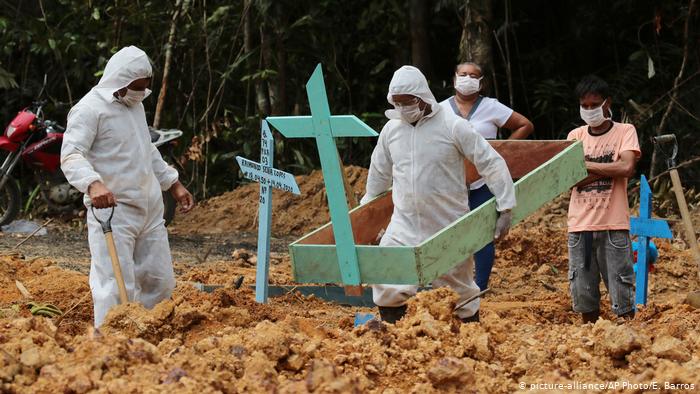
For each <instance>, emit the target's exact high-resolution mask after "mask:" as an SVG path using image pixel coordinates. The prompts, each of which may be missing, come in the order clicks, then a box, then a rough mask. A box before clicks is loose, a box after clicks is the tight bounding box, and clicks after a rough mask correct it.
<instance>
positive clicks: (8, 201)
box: [0, 175, 20, 226]
mask: <svg viewBox="0 0 700 394" xmlns="http://www.w3.org/2000/svg"><path fill="white" fill-rule="evenodd" d="M19 206H20V194H19V187H18V186H17V182H15V179H14V178H12V177H11V176H10V175H8V176H7V181H6V182H5V185H4V186H3V187H2V190H0V226H4V225H7V224H10V223H11V222H12V221H13V220H15V218H16V217H17V214H18V213H19Z"/></svg>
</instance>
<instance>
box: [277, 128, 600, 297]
mask: <svg viewBox="0 0 700 394" xmlns="http://www.w3.org/2000/svg"><path fill="white" fill-rule="evenodd" d="M490 143H491V145H492V146H493V147H494V148H495V149H496V150H497V151H498V152H499V153H500V154H501V156H503V158H504V159H505V161H506V163H507V164H508V169H509V170H510V173H511V176H512V177H513V179H514V180H516V183H515V194H516V199H517V207H516V208H515V209H513V225H515V224H516V223H518V222H520V221H522V220H523V219H524V218H525V217H527V216H528V215H530V214H531V213H533V212H534V211H535V210H537V209H538V208H540V207H541V206H542V205H544V204H546V203H547V202H549V201H551V200H552V199H554V198H555V197H557V196H558V195H560V194H561V193H563V192H565V191H567V190H569V189H570V188H571V187H572V186H573V185H575V184H576V183H577V182H579V181H580V180H582V179H583V178H585V177H586V175H587V171H586V168H585V164H584V159H583V148H582V146H581V143H580V142H574V141H527V140H525V141H520V140H500V141H490ZM465 168H466V173H467V178H468V179H467V180H468V181H469V182H472V181H474V180H476V179H478V178H479V175H478V173H477V172H476V169H475V168H474V166H473V165H472V164H471V163H469V162H465ZM393 208H394V206H393V203H392V200H391V192H388V193H386V194H383V195H381V196H379V197H377V198H375V199H374V200H372V201H371V202H369V203H368V204H365V205H363V206H360V207H358V208H355V209H354V210H352V211H350V220H351V223H352V230H353V236H354V238H355V244H356V247H355V249H356V252H357V257H358V263H359V266H360V276H361V280H362V283H365V284H376V283H384V284H417V285H427V284H429V283H430V282H432V280H434V279H435V278H437V277H439V276H440V275H442V274H444V273H446V272H447V271H449V270H450V269H451V268H452V267H453V266H455V265H457V264H459V263H460V262H462V261H464V259H466V258H467V257H468V256H470V255H471V254H473V253H474V252H475V251H477V250H479V249H481V248H482V247H484V246H485V245H486V244H488V243H489V242H491V241H492V240H493V233H494V230H495V225H496V219H497V212H496V207H495V199H493V198H492V199H491V200H489V201H488V202H487V203H485V204H483V205H481V206H480V207H478V208H477V209H475V210H473V211H471V212H469V213H468V214H466V215H464V216H462V217H460V218H459V219H457V220H456V221H454V222H453V223H452V224H450V225H449V226H447V227H446V228H444V229H443V230H441V231H439V232H438V233H436V234H434V235H433V236H432V237H430V238H428V239H427V240H425V241H424V242H423V243H421V244H420V245H416V246H401V247H397V246H392V247H380V246H376V245H375V243H376V240H377V237H378V235H379V234H380V232H381V231H382V230H383V229H385V228H386V227H387V225H388V224H389V221H390V219H391V214H392V212H393ZM334 242H335V240H334V236H333V228H332V224H331V223H328V224H326V225H324V226H323V227H321V228H319V229H317V230H315V231H313V232H311V233H309V234H307V235H305V236H304V237H302V238H301V239H299V240H297V241H296V242H294V243H292V244H291V245H290V246H289V251H290V255H291V258H292V267H293V274H294V279H295V281H297V282H299V283H341V282H342V280H341V275H340V269H339V267H338V260H337V256H336V252H335V245H334Z"/></svg>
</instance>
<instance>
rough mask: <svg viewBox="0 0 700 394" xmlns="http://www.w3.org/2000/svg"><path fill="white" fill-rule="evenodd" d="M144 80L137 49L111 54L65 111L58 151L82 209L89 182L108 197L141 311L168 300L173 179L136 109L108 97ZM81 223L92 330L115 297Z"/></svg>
mask: <svg viewBox="0 0 700 394" xmlns="http://www.w3.org/2000/svg"><path fill="white" fill-rule="evenodd" d="M151 75H152V70H151V64H150V61H149V60H148V56H147V55H146V53H145V52H143V51H142V50H140V49H138V48H136V47H134V46H130V47H126V48H123V49H121V50H120V51H119V52H117V53H115V54H114V56H112V58H111V59H109V62H107V66H106V67H105V70H104V74H103V75H102V78H101V79H100V82H99V83H98V84H97V86H95V87H94V88H93V89H92V90H90V92H88V93H87V94H86V95H85V96H84V97H83V98H82V99H81V100H80V101H79V102H78V104H76V105H75V106H74V107H73V108H71V110H70V113H69V114H68V125H67V128H66V132H65V134H64V136H63V146H62V148H61V169H62V170H63V173H64V174H65V175H66V178H67V179H68V182H70V184H71V185H73V186H74V187H75V188H77V189H78V190H80V191H81V192H82V193H86V195H85V198H84V203H85V206H86V207H88V209H89V207H90V199H89V197H88V196H87V189H88V186H89V185H90V184H92V183H93V182H95V181H101V182H102V183H104V184H105V186H106V187H107V188H108V189H109V190H110V191H111V192H112V193H113V194H114V197H115V199H116V201H117V206H116V208H115V211H114V217H113V219H112V233H113V237H114V242H115V244H116V248H117V254H118V255H119V261H120V263H121V270H122V274H123V276H124V282H125V284H126V289H127V293H128V296H129V300H130V301H136V302H140V303H142V304H143V305H144V306H145V307H147V308H152V307H153V306H155V305H156V304H157V303H158V302H160V301H162V300H163V299H166V298H168V297H170V295H171V294H172V291H173V289H174V287H175V276H174V273H173V267H172V259H171V256H170V247H169V245H168V234H167V231H166V229H165V222H164V220H163V198H162V190H167V189H170V187H171V186H172V185H173V184H174V183H175V182H176V181H177V179H178V174H177V171H176V170H175V169H174V168H172V167H170V166H168V164H167V163H166V162H165V161H164V160H163V158H162V157H161V155H160V152H159V151H158V149H156V147H155V145H153V144H152V143H151V138H150V135H149V132H148V125H147V123H146V114H145V112H144V108H143V104H141V103H138V104H135V105H132V106H130V107H128V106H126V105H124V104H123V103H121V102H120V101H119V100H118V99H117V98H116V97H115V96H114V92H116V91H117V90H119V89H121V88H124V87H126V86H127V85H129V84H130V83H131V82H132V81H134V80H137V79H141V78H146V77H151ZM95 212H96V213H97V215H98V216H99V217H100V219H101V220H105V219H106V218H107V217H108V216H109V210H107V209H102V210H100V209H96V210H95ZM87 223H88V231H89V233H88V240H89V243H90V253H91V255H92V261H91V266H90V289H91V290H92V297H93V303H94V310H95V326H100V325H101V324H102V322H103V321H104V318H105V315H106V314H107V311H108V310H109V308H111V307H112V306H114V305H116V304H118V303H119V291H118V288H117V283H116V279H115V276H114V272H113V270H112V265H111V260H110V257H109V254H108V252H107V247H106V245H105V238H104V234H103V233H102V229H101V227H100V225H99V224H98V222H97V221H96V220H95V218H94V217H93V215H92V213H91V212H90V211H89V210H88V213H87Z"/></svg>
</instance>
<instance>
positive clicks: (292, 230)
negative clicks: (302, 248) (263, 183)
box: [173, 166, 367, 236]
mask: <svg viewBox="0 0 700 394" xmlns="http://www.w3.org/2000/svg"><path fill="white" fill-rule="evenodd" d="M345 173H346V174H347V178H348V181H349V182H350V184H351V185H352V188H353V192H354V194H355V196H356V197H357V198H358V200H359V198H360V197H362V195H364V193H365V184H366V181H367V169H365V168H362V167H355V166H349V167H345ZM296 181H297V184H298V185H299V190H300V191H301V194H300V195H298V196H297V195H295V194H292V193H287V192H283V191H280V190H277V189H275V190H274V191H273V192H272V211H273V212H274V214H273V215H272V234H273V235H276V236H287V235H302V234H306V233H308V232H310V231H311V230H315V229H316V228H318V227H321V226H322V225H324V224H326V223H328V222H329V221H330V215H329V213H328V201H327V199H326V187H325V184H324V183H323V173H321V171H314V172H312V173H311V174H310V175H304V176H297V177H296ZM259 197H260V186H259V184H257V183H249V184H247V185H244V186H241V187H238V188H236V189H235V190H233V191H230V192H228V193H224V194H222V195H220V196H216V197H213V198H210V199H208V200H206V201H202V202H201V203H199V204H198V205H197V207H195V208H194V210H192V212H190V213H188V214H186V215H178V216H176V219H175V222H174V226H173V230H174V231H177V232H179V233H190V234H191V233H195V234H221V233H234V232H237V231H245V232H253V231H256V230H257V228H258V205H259Z"/></svg>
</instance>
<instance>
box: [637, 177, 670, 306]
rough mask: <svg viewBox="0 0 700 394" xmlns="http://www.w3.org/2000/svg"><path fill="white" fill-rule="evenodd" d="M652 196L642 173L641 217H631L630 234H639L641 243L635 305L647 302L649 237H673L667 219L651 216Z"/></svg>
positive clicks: (638, 250)
mask: <svg viewBox="0 0 700 394" xmlns="http://www.w3.org/2000/svg"><path fill="white" fill-rule="evenodd" d="M651 197H652V194H651V188H649V183H648V182H647V178H646V177H645V176H644V175H642V179H640V181H639V217H636V218H631V219H630V234H635V235H637V237H638V241H637V242H638V243H639V248H638V249H637V279H636V291H635V298H634V303H635V305H646V304H647V288H648V284H649V265H648V264H647V258H648V254H649V237H655V238H673V234H672V233H671V229H670V228H669V227H668V223H667V222H666V221H665V220H661V219H652V218H651Z"/></svg>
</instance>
